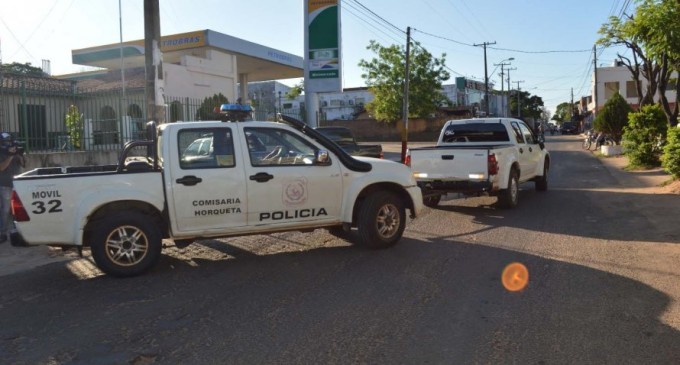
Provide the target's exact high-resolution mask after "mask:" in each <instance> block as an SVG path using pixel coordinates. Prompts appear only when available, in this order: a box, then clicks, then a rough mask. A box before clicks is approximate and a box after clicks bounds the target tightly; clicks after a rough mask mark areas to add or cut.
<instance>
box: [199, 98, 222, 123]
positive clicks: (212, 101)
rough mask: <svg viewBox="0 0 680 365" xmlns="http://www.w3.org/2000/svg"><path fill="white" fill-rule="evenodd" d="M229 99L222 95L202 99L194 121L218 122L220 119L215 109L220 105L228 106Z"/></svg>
mask: <svg viewBox="0 0 680 365" xmlns="http://www.w3.org/2000/svg"><path fill="white" fill-rule="evenodd" d="M228 103H229V99H227V97H226V96H224V94H222V93H219V94H215V95H213V96H210V97H207V98H205V99H203V102H202V103H201V106H200V107H199V108H198V110H197V111H196V119H198V120H218V119H220V113H219V112H217V113H216V112H215V107H217V108H218V110H219V107H220V106H221V105H222V104H228Z"/></svg>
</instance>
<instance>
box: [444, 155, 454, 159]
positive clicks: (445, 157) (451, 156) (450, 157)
mask: <svg viewBox="0 0 680 365" xmlns="http://www.w3.org/2000/svg"><path fill="white" fill-rule="evenodd" d="M442 160H453V155H442Z"/></svg>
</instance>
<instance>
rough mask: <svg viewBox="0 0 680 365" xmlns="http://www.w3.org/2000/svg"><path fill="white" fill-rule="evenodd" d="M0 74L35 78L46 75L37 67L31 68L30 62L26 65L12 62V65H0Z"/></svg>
mask: <svg viewBox="0 0 680 365" xmlns="http://www.w3.org/2000/svg"><path fill="white" fill-rule="evenodd" d="M0 72H6V73H13V74H18V75H25V76H36V77H45V76H47V74H46V73H44V72H43V70H42V69H40V68H38V67H33V66H31V63H30V62H28V63H18V62H12V63H6V64H2V65H0Z"/></svg>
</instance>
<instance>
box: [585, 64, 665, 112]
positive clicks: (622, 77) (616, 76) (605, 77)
mask: <svg viewBox="0 0 680 365" xmlns="http://www.w3.org/2000/svg"><path fill="white" fill-rule="evenodd" d="M596 72H597V87H595V75H594V74H593V79H592V83H591V92H592V94H591V95H596V96H597V98H589V100H588V110H589V111H595V112H596V113H597V111H598V110H601V109H602V107H603V106H604V104H605V103H606V102H607V100H609V99H610V98H611V97H612V96H613V95H614V94H616V93H617V92H618V93H619V94H621V96H623V98H624V99H626V101H627V102H628V104H630V106H631V107H633V108H634V109H637V108H638V106H639V105H638V93H637V89H636V88H635V82H634V81H633V76H632V75H631V73H630V70H628V68H626V67H625V66H623V65H615V66H610V67H598V68H597V70H596ZM671 79H675V80H677V79H678V74H677V72H676V73H674V74H673V75H672V76H671ZM641 82H642V90H643V92H644V90H645V87H646V85H647V80H646V79H644V78H642V80H641ZM666 98H667V99H668V101H669V102H670V103H671V108H672V107H673V105H674V104H673V103H672V101H673V100H675V83H673V82H671V83H669V85H668V90H666ZM595 99H597V108H596V106H595ZM654 101H659V95H658V94H655V95H654Z"/></svg>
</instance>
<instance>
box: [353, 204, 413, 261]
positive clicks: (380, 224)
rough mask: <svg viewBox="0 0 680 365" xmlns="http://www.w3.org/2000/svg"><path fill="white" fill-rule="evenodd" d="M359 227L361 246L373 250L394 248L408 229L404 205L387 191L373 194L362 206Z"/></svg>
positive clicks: (359, 242)
mask: <svg viewBox="0 0 680 365" xmlns="http://www.w3.org/2000/svg"><path fill="white" fill-rule="evenodd" d="M357 227H358V233H359V241H358V242H357V243H358V244H359V245H361V246H364V247H367V248H371V249H381V248H387V247H391V246H394V245H395V244H396V243H397V242H398V241H399V239H400V238H401V236H402V234H403V233H404V228H405V227H406V209H405V208H404V203H403V202H402V201H401V199H399V198H398V197H397V196H395V195H394V194H393V193H390V192H387V191H377V192H374V193H372V194H371V195H369V196H367V197H366V199H364V202H363V203H362V204H361V208H360V210H359V216H358V221H357Z"/></svg>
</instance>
